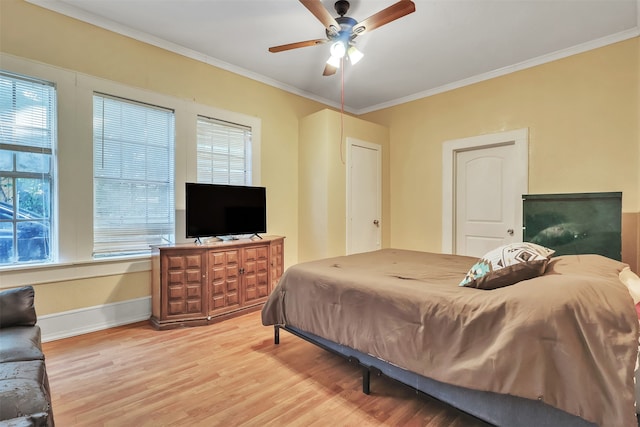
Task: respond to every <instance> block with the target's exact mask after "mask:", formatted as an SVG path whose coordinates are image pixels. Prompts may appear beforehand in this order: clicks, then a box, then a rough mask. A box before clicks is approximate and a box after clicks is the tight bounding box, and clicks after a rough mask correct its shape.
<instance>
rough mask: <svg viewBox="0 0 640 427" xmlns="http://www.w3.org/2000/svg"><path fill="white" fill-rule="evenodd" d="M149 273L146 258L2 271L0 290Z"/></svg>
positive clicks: (21, 266) (141, 256) (138, 256)
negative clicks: (143, 272)
mask: <svg viewBox="0 0 640 427" xmlns="http://www.w3.org/2000/svg"><path fill="white" fill-rule="evenodd" d="M150 270H151V256H150V255H137V256H131V257H119V258H106V259H93V260H88V261H78V262H71V263H52V264H34V265H20V266H11V267H3V268H0V289H3V288H14V287H18V286H25V285H38V284H43V283H53V282H63V281H69V280H78V279H88V278H91V277H101V276H113V275H118V274H125V273H136V272H141V271H150Z"/></svg>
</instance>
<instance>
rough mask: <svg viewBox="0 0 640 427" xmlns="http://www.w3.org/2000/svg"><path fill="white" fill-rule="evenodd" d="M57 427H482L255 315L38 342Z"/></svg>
mask: <svg viewBox="0 0 640 427" xmlns="http://www.w3.org/2000/svg"><path fill="white" fill-rule="evenodd" d="M43 347H44V353H45V357H46V364H47V370H48V373H49V381H50V385H51V391H52V395H53V411H54V417H55V421H56V425H58V426H59V427H67V426H94V427H95V426H114V427H115V426H117V427H126V426H132V427H133V426H135V427H138V426H154V427H156V426H217V425H224V426H238V425H248V426H264V425H272V426H288V425H292V426H325V425H326V426H332V427H336V426H381V425H385V426H429V427H445V426H447V427H448V426H458V427H485V426H487V424H485V423H482V422H480V421H478V420H476V419H474V418H471V417H469V416H468V415H466V414H464V413H461V412H458V411H456V410H455V409H453V408H450V407H448V406H446V405H445V404H443V403H440V402H438V401H436V400H434V399H431V398H429V397H427V396H424V395H422V394H417V393H416V392H415V391H413V390H411V389H409V388H407V387H405V386H402V385H400V384H398V383H395V382H394V381H392V380H390V379H387V378H384V377H372V382H371V394H370V395H365V394H363V393H362V391H361V388H362V384H361V376H360V369H359V368H358V367H357V366H354V365H353V364H349V363H348V362H347V361H346V360H344V359H343V358H341V357H339V356H336V355H334V354H331V353H329V352H327V351H325V350H322V349H320V348H318V347H316V346H314V345H313V344H310V343H308V342H306V341H304V340H302V339H300V338H298V337H295V336H293V335H291V334H289V333H287V332H286V331H282V332H281V333H280V345H274V344H273V328H272V327H264V326H262V324H261V323H260V313H259V312H255V313H251V314H247V315H245V316H242V317H238V318H235V319H231V320H227V321H224V322H221V323H217V324H214V325H210V326H203V327H195V328H186V329H177V330H171V331H156V330H154V329H152V328H151V327H150V326H149V325H148V324H147V323H138V324H134V325H128V326H123V327H118V328H113V329H108V330H105V331H100V332H95V333H92V334H87V335H82V336H78V337H73V338H68V339H64V340H59V341H53V342H49V343H45V344H43Z"/></svg>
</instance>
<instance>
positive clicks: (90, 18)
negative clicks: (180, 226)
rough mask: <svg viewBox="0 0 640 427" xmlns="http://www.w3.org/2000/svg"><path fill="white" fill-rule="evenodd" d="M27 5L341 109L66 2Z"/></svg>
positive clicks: (43, 0)
mask: <svg viewBox="0 0 640 427" xmlns="http://www.w3.org/2000/svg"><path fill="white" fill-rule="evenodd" d="M0 1H1V0H0ZM25 1H26V2H27V3H31V4H33V5H36V6H40V7H42V8H45V9H48V10H51V11H53V12H57V13H60V14H62V15H66V16H68V17H70V18H74V19H77V20H79V21H82V22H86V23H89V24H91V25H95V26H97V27H100V28H104V29H105V30H109V31H112V32H114V33H117V34H120V35H123V36H126V37H130V38H132V39H134V40H137V41H140V42H143V43H147V44H149V45H152V46H155V47H159V48H161V49H164V50H167V51H170V52H173V53H177V54H179V55H182V56H185V57H187V58H190V59H194V60H196V61H200V62H203V63H205V64H208V65H212V66H214V67H216V68H220V69H222V70H225V71H229V72H232V73H234V74H237V75H240V76H242V77H246V78H249V79H251V80H255V81H258V82H260V83H264V84H266V85H269V86H272V87H275V88H277V89H282V90H284V91H286V92H289V93H292V94H294V95H298V96H302V97H303V98H307V99H310V100H312V101H316V102H319V103H321V104H325V105H327V106H330V107H334V108H338V109H339V108H340V104H339V103H336V102H333V101H331V100H329V99H326V98H323V97H320V96H317V95H315V94H312V93H310V92H307V91H304V90H300V89H298V88H296V87H293V86H291V85H288V84H285V83H282V82H280V81H278V80H275V79H271V78H269V77H266V76H263V75H261V74H258V73H255V72H253V71H250V70H247V69H245V68H242V67H238V66H236V65H233V64H229V63H228V62H225V61H221V60H219V59H217V58H214V57H212V56H208V55H205V54H203V53H201V52H198V51H195V50H193V49H189V48H186V47H184V46H181V45H179V44H176V43H172V42H170V41H167V40H165V39H161V38H159V37H155V36H152V35H151V34H148V33H145V32H142V31H138V30H134V29H132V28H130V27H127V26H126V25H122V24H120V23H117V22H115V21H111V20H109V19H106V18H103V17H99V16H96V15H94V14H92V13H89V12H86V11H84V10H82V9H79V8H77V7H74V6H70V5H68V4H67V3H65V2H62V1H59V0H25ZM345 111H348V112H351V113H352V112H353V111H351V110H349V109H348V108H347V107H346V106H345Z"/></svg>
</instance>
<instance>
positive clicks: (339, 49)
mask: <svg viewBox="0 0 640 427" xmlns="http://www.w3.org/2000/svg"><path fill="white" fill-rule="evenodd" d="M329 52H331V57H332V58H334V57H335V58H338V59H339V58H343V57H344V54H345V53H347V48H346V47H345V46H344V43H343V42H342V41H337V42H335V43H334V44H332V45H331V49H329Z"/></svg>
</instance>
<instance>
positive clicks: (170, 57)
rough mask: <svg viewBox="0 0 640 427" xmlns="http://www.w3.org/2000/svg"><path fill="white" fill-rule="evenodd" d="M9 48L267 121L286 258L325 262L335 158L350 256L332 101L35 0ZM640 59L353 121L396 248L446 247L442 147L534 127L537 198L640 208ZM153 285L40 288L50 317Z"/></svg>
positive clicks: (12, 18) (21, 5)
mask: <svg viewBox="0 0 640 427" xmlns="http://www.w3.org/2000/svg"><path fill="white" fill-rule="evenodd" d="M0 51H2V52H4V53H8V54H12V55H15V56H18V57H23V58H28V59H32V60H35V61H40V62H43V63H46V64H51V65H54V66H58V67H61V68H65V69H70V70H74V71H77V72H80V73H85V74H88V75H93V76H97V77H102V78H105V79H108V80H112V81H116V82H119V83H123V84H127V85H131V86H135V87H139V88H143V89H148V90H150V91H154V92H158V93H161V94H166V95H169V96H174V97H177V98H181V99H189V100H194V101H196V102H198V103H201V104H205V105H210V106H213V107H216V108H220V109H225V110H230V111H235V112H239V113H242V114H246V115H251V116H256V117H259V118H260V119H261V120H262V150H261V153H262V162H261V170H262V174H261V175H262V182H261V184H263V185H265V186H266V187H267V189H268V210H269V217H268V219H269V223H268V228H269V233H271V234H280V235H284V236H286V237H287V239H286V241H285V248H286V249H285V254H286V257H285V264H286V265H287V266H288V265H291V264H293V263H295V262H297V261H298V254H299V253H300V258H307V257H311V256H313V255H314V253H315V252H314V251H316V250H317V248H313V247H311V248H310V247H309V246H307V243H308V242H311V241H312V240H313V239H322V238H323V237H324V236H321V235H314V234H313V228H312V224H311V223H309V222H306V223H305V222H304V221H306V219H307V218H306V217H305V216H304V214H305V210H308V209H311V207H312V206H313V204H315V203H323V202H322V201H318V200H315V199H313V200H310V199H305V198H304V197H306V196H303V194H305V191H306V189H307V187H306V186H308V185H309V184H310V181H309V179H308V176H307V175H305V173H306V172H305V171H301V170H300V168H301V167H302V165H303V164H304V165H305V167H306V166H309V167H310V168H311V169H310V170H312V169H313V167H317V166H318V165H323V166H326V169H324V173H325V175H326V178H327V179H329V181H327V183H326V190H327V192H328V191H329V190H331V191H332V192H333V191H334V189H335V190H336V191H335V193H332V196H331V197H333V196H335V198H332V199H331V200H330V203H327V205H329V204H330V206H329V207H328V211H327V215H326V225H325V226H326V229H327V230H329V234H328V235H327V236H326V238H327V240H326V241H325V242H324V244H325V245H326V247H325V248H322V250H323V251H326V253H327V254H332V253H338V252H340V251H343V250H344V234H345V233H344V220H343V219H340V218H339V216H340V215H343V213H344V202H345V196H344V190H345V186H344V185H341V184H339V183H341V182H344V167H343V166H342V165H341V163H340V161H339V156H336V147H335V145H332V146H326V147H312V146H307V145H305V144H306V142H307V138H308V136H309V133H308V132H309V131H308V130H303V129H301V128H299V126H302V125H301V124H310V123H312V122H313V121H314V120H318V122H317V123H316V124H312V125H310V126H311V128H312V129H313V128H314V127H316V126H319V127H320V128H319V132H320V133H324V134H326V135H329V134H330V133H331V132H333V130H334V129H336V126H337V118H338V117H339V116H338V115H337V113H335V112H331V111H326V112H323V111H321V110H323V109H324V108H326V106H323V105H322V104H319V103H317V102H313V101H310V100H308V99H304V98H302V97H299V96H295V95H292V94H290V93H287V92H285V91H282V90H279V89H276V88H273V87H270V86H267V85H264V84H262V83H259V82H256V81H253V80H251V79H247V78H244V77H241V76H238V75H235V74H233V73H230V72H227V71H224V70H221V69H218V68H216V67H213V66H210V65H207V64H204V63H201V62H198V61H195V60H192V59H189V58H186V57H183V56H180V55H177V54H174V53H170V52H167V51H164V50H162V49H159V48H156V47H153V46H149V45H146V44H144V43H141V42H138V41H135V40H133V39H130V38H127V37H124V36H121V35H117V34H114V33H111V32H109V31H106V30H103V29H100V28H98V27H94V26H92V25H89V24H86V23H82V22H79V21H76V20H74V19H71V18H68V17H65V16H63V15H59V14H57V13H54V12H51V11H48V10H45V9H42V8H39V7H37V6H34V5H31V4H29V3H26V2H24V1H23V0H0ZM639 61H640V41H639V39H638V38H635V39H632V40H628V41H625V42H621V43H617V44H614V45H611V46H607V47H604V48H601V49H597V50H593V51H590V52H586V53H583V54H580V55H575V56H572V57H569V58H566V59H562V60H559V61H554V62H552V63H549V64H544V65H540V66H537V67H534V68H531V69H527V70H523V71H520V72H517V73H513V74H510V75H506V76H503V77H499V78H495V79H492V80H488V81H485V82H481V83H478V84H474V85H472V86H468V87H464V88H461V89H457V90H453V91H450V92H446V93H442V94H439V95H436V96H432V97H428V98H424V99H420V100H417V101H413V102H410V103H406V104H403V105H399V106H396V107H391V108H388V109H385V110H381V111H378V112H373V113H369V114H367V115H364V116H362V117H361V119H365V120H367V121H369V122H375V123H378V124H380V125H381V126H371V124H370V123H365V122H363V121H362V120H359V119H355V118H352V117H348V116H347V118H346V121H345V123H346V127H345V129H346V132H345V136H353V137H356V138H358V139H362V140H365V141H371V142H378V143H381V144H384V145H383V154H384V157H383V177H384V180H383V183H384V184H383V246H394V247H403V248H411V249H421V250H429V251H439V250H440V248H441V211H442V206H441V197H442V194H441V187H442V178H441V176H442V165H441V158H442V155H441V154H442V153H441V147H442V142H443V141H446V140H450V139H455V138H461V137H467V136H473V135H479V134H485V133H492V132H498V131H503V130H511V129H518V128H524V127H527V128H529V130H530V145H529V151H530V152H529V159H530V167H529V185H530V187H529V190H530V192H531V193H547V192H550V193H552V192H579V191H623V193H624V196H623V210H624V211H625V212H627V213H633V214H637V213H638V212H640V197H639V194H638V193H639V191H640V176H639V173H638V166H639V165H640V150H639V147H640V136H639V135H640V124H639V122H640V111H639V107H638V104H639V99H640V84H639ZM318 111H320V113H319V116H317V117H315V118H314V116H312V115H313V113H316V112H318ZM299 124H300V125H299ZM323 126H325V127H323ZM314 138H315V137H310V138H308V141H309V142H312V141H313V140H314ZM330 138H332V137H330ZM386 141H389V143H388V144H387V142H386ZM316 150H319V151H318V152H317V153H316ZM316 154H318V155H321V156H325V158H323V159H320V160H319V162H320V163H318V164H314V163H313V162H314V156H315V155H316ZM313 165H315V166H313ZM334 180H335V181H334ZM303 185H304V186H305V187H303ZM327 194H328V193H327ZM327 197H329V196H328V195H327ZM636 223H638V221H636ZM634 230H640V227H638V226H635V227H634ZM634 232H635V233H636V235H635V236H634V237H635V242H636V247H637V246H638V245H640V237H639V236H638V235H637V234H638V232H637V231H634ZM341 239H342V240H341ZM316 243H317V242H314V243H313V244H316ZM149 286H150V284H149V273H148V272H138V273H129V274H124V275H112V276H102V277H96V278H91V279H82V280H72V281H64V282H56V283H45V284H40V285H37V286H36V294H37V298H36V301H37V309H38V314H40V315H43V314H50V313H57V312H61V311H65V310H72V309H76V308H82V307H91V306H95V305H101V304H106V303H110V302H118V301H124V300H127V299H131V298H137V297H140V296H148V295H150V290H149Z"/></svg>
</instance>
